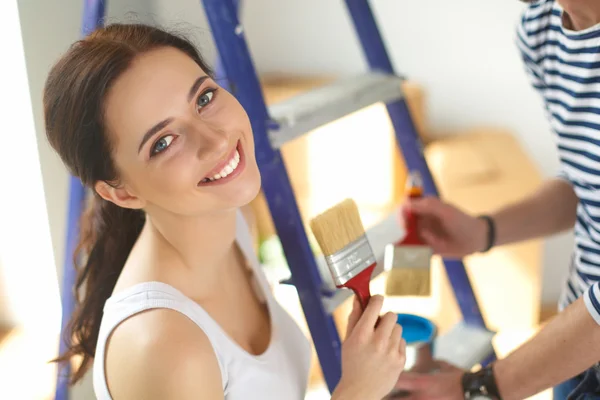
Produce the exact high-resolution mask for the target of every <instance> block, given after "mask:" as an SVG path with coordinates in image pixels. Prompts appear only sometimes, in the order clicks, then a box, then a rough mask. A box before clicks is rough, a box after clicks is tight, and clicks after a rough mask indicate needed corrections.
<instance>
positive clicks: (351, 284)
mask: <svg viewBox="0 0 600 400" xmlns="http://www.w3.org/2000/svg"><path fill="white" fill-rule="evenodd" d="M375 265H377V264H376V263H373V264H371V265H370V266H369V267H368V268H365V270H364V271H362V272H361V273H359V274H358V275H356V276H355V277H354V278H352V279H350V280H349V281H348V282H346V283H345V284H344V285H343V287H346V288H348V289H352V291H354V293H355V294H356V297H357V298H358V301H359V303H360V307H361V308H362V309H363V310H364V309H365V307H366V306H367V304H368V303H369V300H370V299H371V289H370V284H371V275H372V274H373V270H374V269H375Z"/></svg>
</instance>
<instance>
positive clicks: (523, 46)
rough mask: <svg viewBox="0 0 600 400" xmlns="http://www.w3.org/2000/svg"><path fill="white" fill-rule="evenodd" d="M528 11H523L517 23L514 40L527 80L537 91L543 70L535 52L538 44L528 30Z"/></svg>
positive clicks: (540, 86) (542, 83) (541, 83)
mask: <svg viewBox="0 0 600 400" xmlns="http://www.w3.org/2000/svg"><path fill="white" fill-rule="evenodd" d="M528 11H529V10H526V11H525V12H524V13H523V15H522V17H521V20H520V21H519V24H518V25H517V35H516V42H517V48H518V50H519V55H520V56H521V60H522V61H523V66H524V68H525V72H526V73H527V77H528V78H529V82H530V83H531V85H532V86H533V87H534V88H535V89H536V90H538V91H539V90H540V89H542V88H543V87H544V80H543V70H542V68H541V66H540V64H539V61H540V56H539V54H538V52H537V49H538V47H539V44H538V43H536V41H535V38H534V37H532V36H530V33H529V32H528V23H529V22H528V15H529V14H528Z"/></svg>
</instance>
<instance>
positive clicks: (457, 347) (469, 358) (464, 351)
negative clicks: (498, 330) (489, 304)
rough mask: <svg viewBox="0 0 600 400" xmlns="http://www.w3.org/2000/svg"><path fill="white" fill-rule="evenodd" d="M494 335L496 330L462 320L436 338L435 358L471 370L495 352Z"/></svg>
mask: <svg viewBox="0 0 600 400" xmlns="http://www.w3.org/2000/svg"><path fill="white" fill-rule="evenodd" d="M494 335H495V332H492V331H489V330H487V329H483V328H481V327H477V326H473V325H467V324H466V323H465V322H464V321H461V322H459V323H458V324H456V325H454V326H453V327H452V329H450V331H448V332H447V333H445V334H444V335H442V336H439V337H438V338H437V339H436V340H435V342H434V349H433V355H434V358H435V359H436V360H443V361H446V362H449V363H451V364H453V365H456V366H457V367H459V368H462V369H464V370H471V369H472V368H473V367H474V366H476V365H478V364H481V363H483V362H484V361H485V360H486V359H487V358H488V357H489V356H490V355H492V354H493V353H494V345H493V343H492V339H493V338H494Z"/></svg>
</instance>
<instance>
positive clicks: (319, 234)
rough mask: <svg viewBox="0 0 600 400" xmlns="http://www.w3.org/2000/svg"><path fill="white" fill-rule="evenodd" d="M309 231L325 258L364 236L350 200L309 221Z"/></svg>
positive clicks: (356, 211) (355, 209)
mask: <svg viewBox="0 0 600 400" xmlns="http://www.w3.org/2000/svg"><path fill="white" fill-rule="evenodd" d="M310 229H311V230H312V232H313V234H314V235H315V238H316V239H317V242H318V243H319V247H321V251H323V254H324V255H325V256H330V255H332V254H334V253H336V252H338V251H340V250H341V249H343V248H344V247H346V246H347V245H348V244H350V243H352V242H354V241H355V240H356V239H358V238H360V237H361V236H363V235H364V234H365V228H364V227H363V224H362V221H361V219H360V214H359V212H358V207H357V206H356V203H355V202H354V200H352V199H346V200H344V201H342V202H341V203H339V204H337V205H335V206H333V207H331V208H330V209H328V210H326V211H325V212H323V213H321V214H319V215H317V216H316V217H315V218H313V219H312V220H311V221H310Z"/></svg>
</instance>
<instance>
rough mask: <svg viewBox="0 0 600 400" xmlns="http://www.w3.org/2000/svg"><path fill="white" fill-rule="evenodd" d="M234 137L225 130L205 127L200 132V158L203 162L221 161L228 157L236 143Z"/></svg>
mask: <svg viewBox="0 0 600 400" xmlns="http://www.w3.org/2000/svg"><path fill="white" fill-rule="evenodd" d="M231 136H232V135H231V134H228V133H227V132H226V131H225V130H222V129H218V128H215V127H209V126H205V127H203V131H202V132H198V140H197V142H198V158H199V159H201V160H212V159H220V158H222V157H224V156H226V155H227V152H228V151H230V150H231V148H232V147H233V146H235V143H232V137H231Z"/></svg>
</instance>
